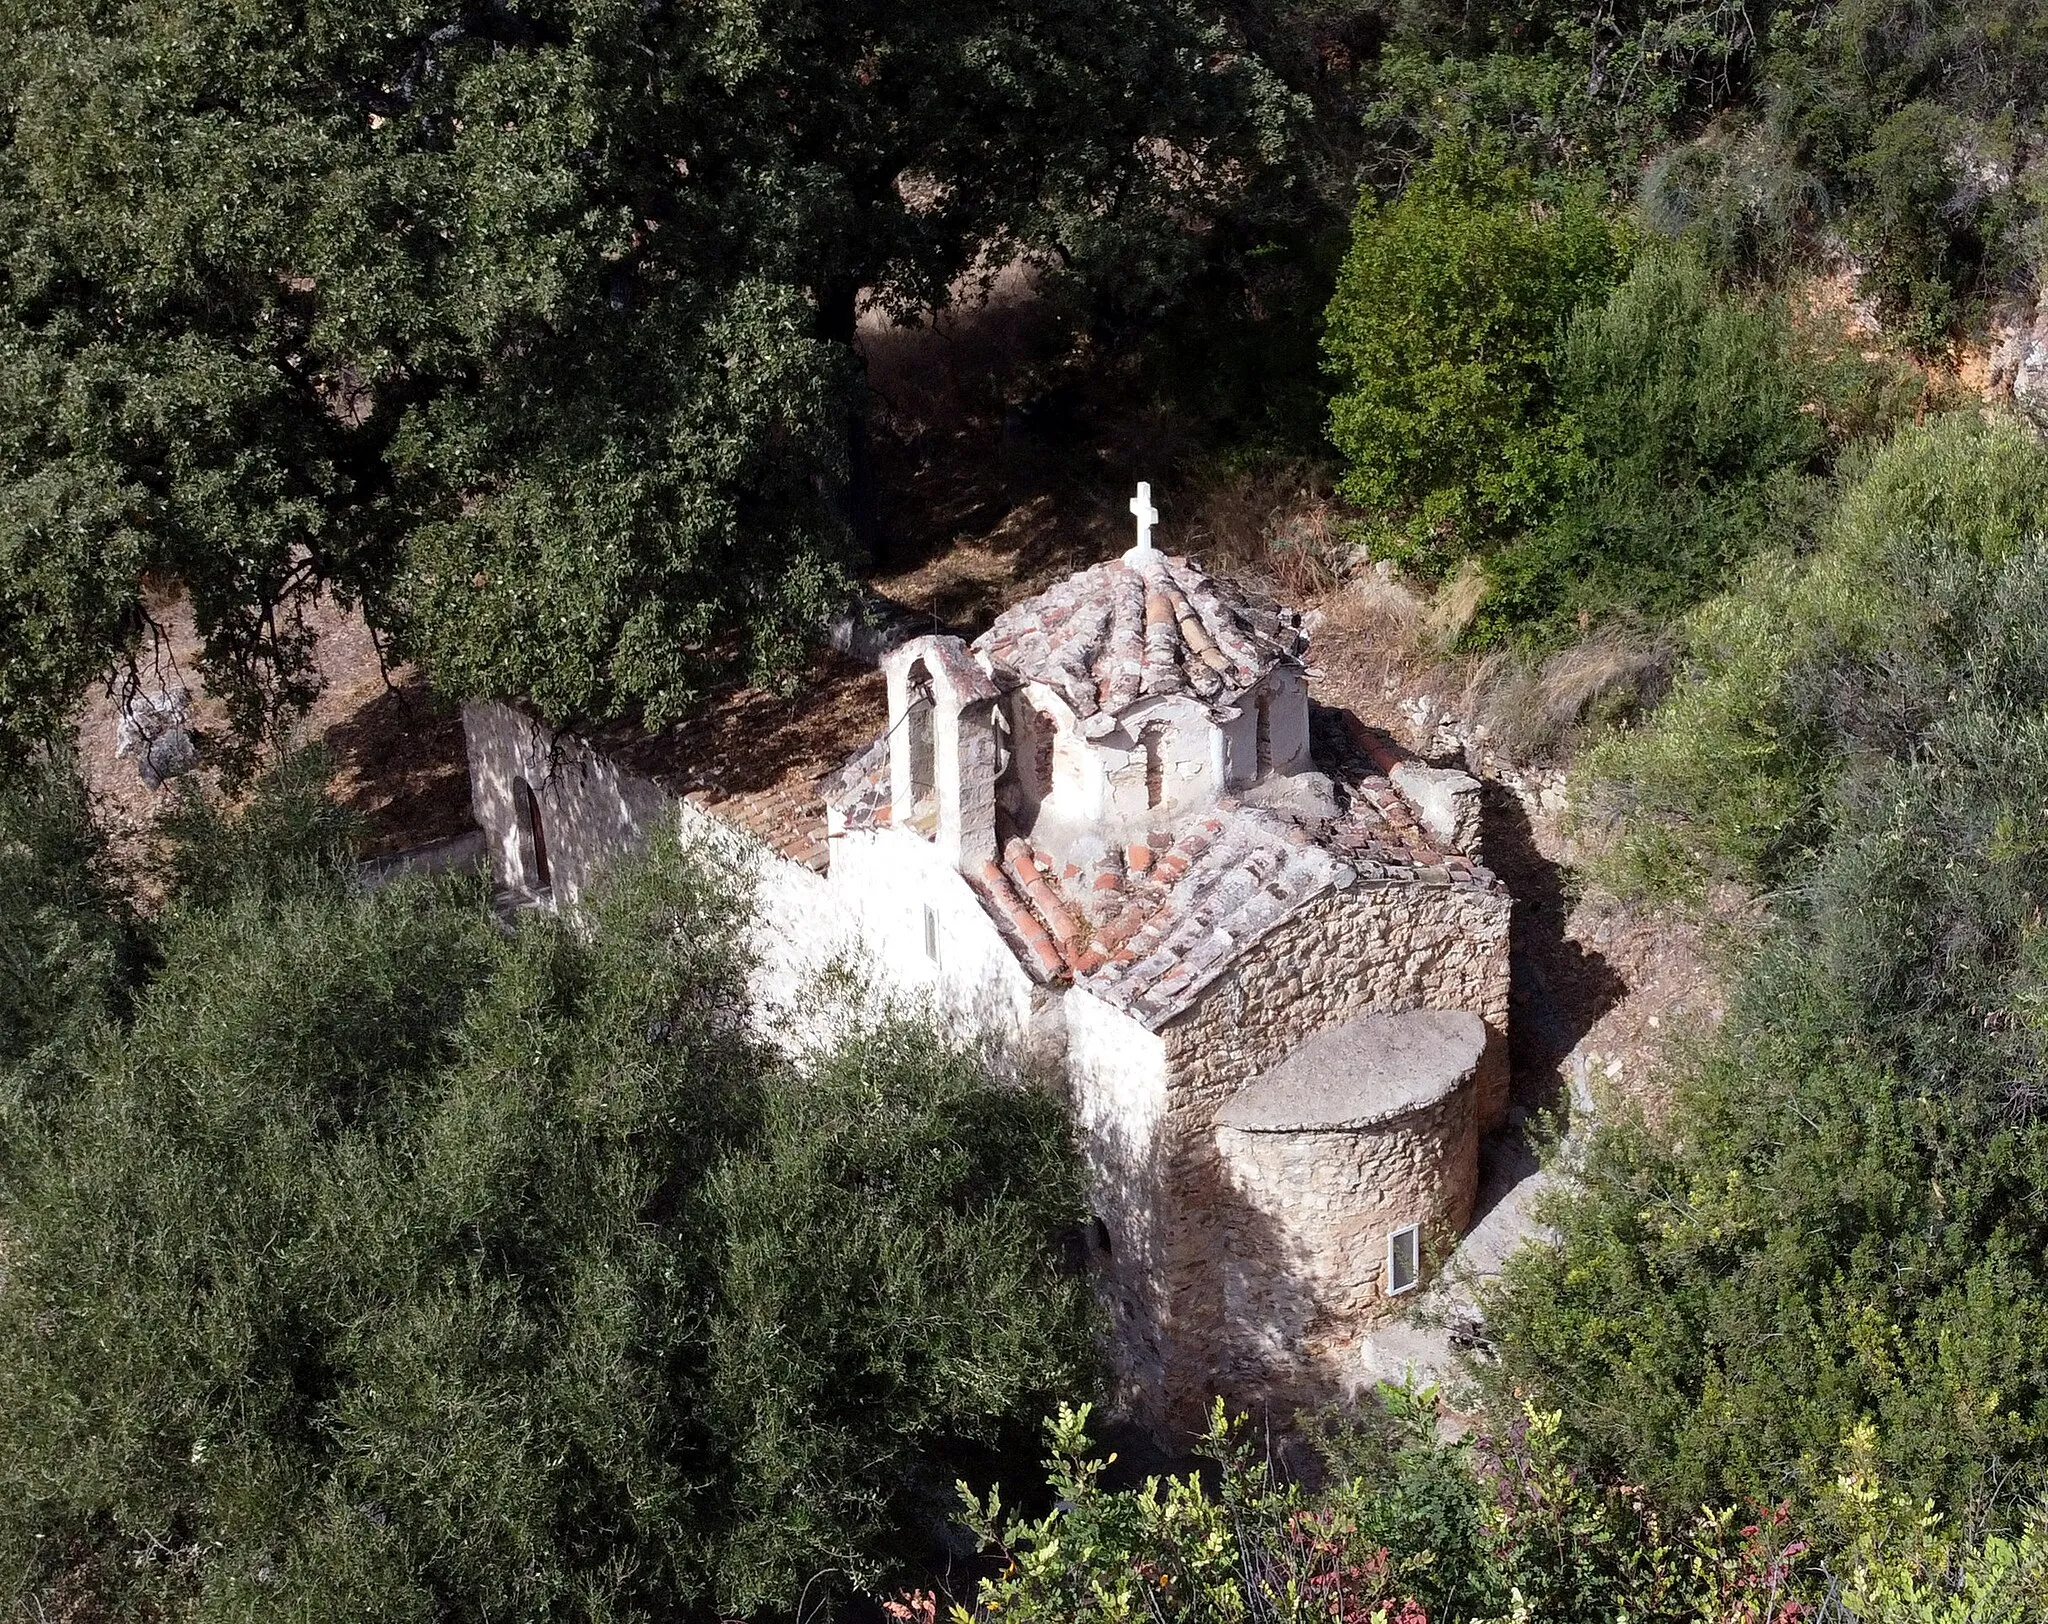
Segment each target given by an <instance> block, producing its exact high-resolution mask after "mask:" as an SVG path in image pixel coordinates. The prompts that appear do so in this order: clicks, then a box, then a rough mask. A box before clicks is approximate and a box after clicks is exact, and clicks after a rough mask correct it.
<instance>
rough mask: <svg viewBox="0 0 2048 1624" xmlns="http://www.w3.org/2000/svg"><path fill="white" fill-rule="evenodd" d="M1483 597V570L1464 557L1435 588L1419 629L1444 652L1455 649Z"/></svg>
mask: <svg viewBox="0 0 2048 1624" xmlns="http://www.w3.org/2000/svg"><path fill="white" fill-rule="evenodd" d="M1485 599H1486V571H1485V570H1484V569H1482V568H1481V567H1480V565H1479V561H1478V560H1477V559H1467V560H1466V561H1465V563H1464V565H1463V566H1462V567H1461V568H1460V569H1459V571H1458V573H1457V574H1456V575H1454V576H1452V577H1451V578H1450V579H1449V580H1448V581H1446V582H1444V584H1443V585H1442V586H1440V587H1438V588H1437V589H1436V595H1435V596H1434V597H1433V598H1431V599H1430V603H1429V613H1428V614H1427V615H1426V616H1424V618H1423V632H1424V634H1425V635H1426V636H1427V637H1428V638H1429V640H1430V641H1431V642H1432V643H1434V644H1435V645H1436V647H1437V648H1438V649H1439V650H1440V651H1442V652H1445V653H1448V652H1449V651H1450V650H1451V649H1453V648H1455V647H1456V646H1457V643H1458V639H1459V638H1461V637H1463V636H1464V635H1465V629H1466V628H1467V627H1468V626H1470V625H1471V624H1472V618H1473V616H1475V615H1477V614H1478V613H1479V606H1480V604H1481V603H1483V602H1484V601H1485Z"/></svg>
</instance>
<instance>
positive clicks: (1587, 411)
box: [1477, 248, 1825, 637]
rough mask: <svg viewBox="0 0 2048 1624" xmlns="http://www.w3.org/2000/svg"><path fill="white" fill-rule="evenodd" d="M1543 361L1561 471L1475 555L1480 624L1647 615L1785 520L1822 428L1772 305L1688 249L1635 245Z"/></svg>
mask: <svg viewBox="0 0 2048 1624" xmlns="http://www.w3.org/2000/svg"><path fill="white" fill-rule="evenodd" d="M1557 372H1558V383H1557V394H1558V399H1559V403H1560V409H1561V411H1562V413H1563V414H1564V417H1565V419H1566V420H1567V421H1569V423H1570V424H1571V426H1572V431H1573V437H1574V439H1575V441H1576V443H1577V446H1578V449H1579V454H1580V461H1579V463H1578V465H1577V466H1578V473H1577V478H1576V479H1575V480H1574V481H1573V483H1572V485H1571V487H1570V489H1569V491H1568V493H1567V494H1566V495H1565V498H1564V499H1563V500H1562V501H1560V502H1559V503H1558V504H1557V506H1556V507H1555V509H1554V510H1553V511H1552V512H1550V513H1548V514H1546V515H1545V516H1544V517H1543V519H1542V521H1541V522H1540V523H1539V524H1537V525H1536V526H1535V528H1534V530H1533V532H1532V533H1531V534H1530V535H1528V536H1527V537H1526V538H1523V539H1521V540H1518V541H1516V542H1513V543H1510V544H1509V545H1508V546H1506V547H1504V548H1503V549H1502V550H1501V551H1500V552H1499V553H1497V554H1495V555H1494V556H1493V557H1492V558H1491V559H1489V560H1488V564H1487V572H1488V575H1489V577H1490V583H1491V584H1490V590H1489V593H1488V597H1487V602H1486V604H1485V607H1484V609H1483V610H1482V613H1481V619H1480V622H1479V625H1478V628H1477V629H1478V630H1479V631H1480V633H1481V634H1482V635H1485V634H1487V633H1491V634H1492V635H1493V636H1495V637H1499V636H1501V635H1505V634H1507V633H1510V632H1515V631H1521V632H1524V633H1529V632H1535V633H1537V634H1539V635H1540V634H1541V633H1543V632H1544V631H1546V630H1548V631H1552V632H1555V631H1558V630H1561V629H1563V628H1564V627H1567V626H1570V625H1571V624H1572V623H1573V622H1574V621H1575V620H1576V621H1577V623H1578V624H1579V625H1580V626H1581V627H1583V626H1584V624H1585V623H1586V621H1587V620H1589V619H1591V618H1592V617H1595V616H1598V617H1602V618H1604V617H1605V616H1607V615H1609V614H1612V613H1614V612H1615V611H1616V610H1617V609H1622V610H1628V611H1632V612H1634V613H1636V614H1638V615H1640V616H1642V617H1644V618H1647V619H1651V620H1661V619H1664V618H1667V617H1668V616H1670V615H1671V614H1673V613H1675V612H1677V611H1679V610H1682V609H1685V608H1688V607H1690V606H1691V605H1692V604H1693V603H1695V602H1697V601H1698V600H1699V599H1700V598H1702V597H1704V596H1705V595H1707V594H1708V593H1709V592H1711V591H1713V590H1714V589H1716V588H1717V587H1719V586H1720V585H1721V584H1722V583H1723V581H1724V580H1725V579H1726V578H1727V576H1728V574H1729V573H1730V571H1731V570H1732V569H1733V568H1734V566H1735V565H1737V564H1738V563H1740V562H1741V561H1743V560H1744V559H1746V558H1747V557H1749V556H1750V555H1751V554H1753V553H1755V552H1758V551H1762V550H1765V549H1766V548H1768V547H1769V546H1770V545H1771V544H1772V543H1773V542H1783V541H1786V540H1788V539H1790V538H1791V536H1792V535H1793V534H1794V533H1795V532H1796V529H1797V526H1798V522H1799V520H1800V518H1802V517H1803V516H1804V513H1805V510H1806V509H1807V507H1808V506H1810V504H1809V503H1808V502H1806V501H1805V500H1803V498H1804V497H1805V488H1804V484H1805V482H1804V478H1803V476H1804V475H1805V474H1806V473H1808V472H1809V471H1811V470H1812V469H1813V468H1814V466H1815V465H1816V463H1817V460H1818V458H1819V455H1820V452H1821V450H1822V447H1823V444H1824V442H1825V433H1824V429H1823V426H1822V423H1821V420H1820V419H1819V417H1818V416H1817V415H1816V414H1815V413H1813V412H1811V411H1810V410H1807V409H1806V408H1807V405H1808V392H1809V384H1810V380H1809V379H1808V378H1807V377H1806V376H1805V375H1804V373H1803V370H1802V368H1801V366H1800V364H1799V361H1798V358H1797V357H1796V355H1795V353H1794V349H1793V343H1792V334H1791V328H1790V324H1789V322H1788V321H1787V319H1786V316H1785V313H1784V311H1783V309H1782V308H1781V307H1780V306H1779V305H1778V304H1777V303H1775V302H1774V301H1770V300H1751V299H1744V298H1740V297H1736V296H1732V295H1730V294H1727V293H1725V292H1723V291H1722V290H1721V289H1719V288H1718V287H1717V286H1716V285H1715V280H1714V277H1713V275H1712V273H1711V272H1710V271H1709V270H1708V269H1707V267H1706V265H1705V264H1704V262H1703V261H1701V260H1700V259H1699V258H1697V257H1696V256H1695V255H1693V254H1691V253H1690V252H1687V251H1685V250H1682V249H1674V248H1655V249H1650V250H1647V251H1645V252H1644V253H1642V254H1641V255H1639V256H1638V257H1637V259H1636V261H1635V264H1634V266H1633V267H1632V269H1631V270H1630V273H1629V276H1628V278H1627V279H1626V280H1625V281H1624V282H1623V283H1622V284H1621V285H1620V286H1619V287H1617V288H1616V289H1615V290H1614V292H1613V293H1612V294H1611V295H1610V296H1609V297H1608V299H1607V300H1606V302H1605V303H1604V304H1601V305H1588V306H1586V307H1584V308H1583V309H1581V310H1580V311H1579V313H1578V314H1577V315H1576V316H1575V317H1574V318H1573V319H1572V322H1571V326H1570V329H1569V331H1568V332H1567V334H1566V335H1565V340H1564V345H1563V350H1562V353H1561V354H1560V356H1559V358H1558V364H1557Z"/></svg>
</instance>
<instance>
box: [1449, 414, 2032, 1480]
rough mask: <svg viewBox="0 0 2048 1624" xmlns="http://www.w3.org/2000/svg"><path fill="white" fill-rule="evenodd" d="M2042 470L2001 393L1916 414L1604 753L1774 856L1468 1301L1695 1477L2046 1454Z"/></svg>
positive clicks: (1516, 1360) (1703, 823)
mask: <svg viewBox="0 0 2048 1624" xmlns="http://www.w3.org/2000/svg"><path fill="white" fill-rule="evenodd" d="M2044 496H2048V451H2044V450H2043V449H2042V448H2041V447H2040V446H2039V445H2038V444H2037V443H2035V442H2033V441H2032V440H2031V439H2029V438H2028V437H2026V436H2024V435H2023V434H2021V433H2020V432H2019V431H2017V430H2015V429H2013V428H2012V427H2011V426H2010V425H2006V424H1986V423H1982V422H1978V421H1974V420H1958V421H1955V422H1951V423H1945V424H1941V425H1939V426H1937V427H1934V428H1931V429H1929V430H1926V431H1922V432H1917V433H1912V434H1908V435H1906V436H1903V437H1902V438H1901V440H1900V441H1899V443H1897V444H1896V445H1894V446H1893V447H1891V448H1890V449H1889V450H1887V451H1886V452H1885V454H1884V455H1883V456H1881V457H1879V458H1877V459H1876V460H1875V461H1874V462H1873V463H1872V464H1871V466H1870V467H1869V469H1868V470H1867V471H1866V473H1865V474H1864V475H1863V477H1862V478H1861V479H1860V480H1859V481H1858V482H1857V483H1856V484H1855V486H1854V487H1853V488H1852V489H1851V490H1850V491H1849V492H1848V493H1847V495H1846V497H1845V499H1844V502H1843V505H1842V509H1841V512H1840V514H1839V516H1838V519H1837V522H1836V524H1835V526H1834V527H1833V530H1832V531H1831V535H1830V546H1829V550H1828V551H1827V552H1826V553H1825V554H1823V555H1822V556H1820V557H1819V558H1817V559H1815V560H1813V561H1812V562H1811V563H1810V564H1809V565H1807V566H1805V567H1803V568H1786V567H1779V568H1777V569H1775V570H1773V571H1772V572H1771V573H1770V574H1769V575H1768V577H1766V578H1765V579H1766V585H1767V590H1768V595H1766V596H1762V597H1752V596H1749V595H1744V596H1743V597H1741V598H1740V599H1738V600H1736V601H1735V602H1733V603H1732V604H1730V605H1724V606H1722V607H1721V609H1720V610H1719V611H1718V612H1717V613H1716V614H1715V615H1714V616H1711V617H1708V619H1707V621H1706V625H1707V626H1708V627H1710V628H1717V629H1718V630H1719V631H1720V632H1721V633H1722V634H1723V635H1724V636H1725V637H1726V638H1727V640H1728V641H1727V646H1726V647H1721V648H1716V647H1714V646H1712V645H1706V646H1704V647H1702V648H1701V650H1700V653H1699V658H1700V660H1701V665H1702V668H1701V669H1700V670H1699V671H1698V672H1696V673H1695V675H1693V676H1692V677H1690V678H1688V679H1687V681H1686V682H1685V684H1684V685H1683V686H1682V687H1681V690H1680V692H1679V694H1678V695H1677V696H1676V697H1675V698H1674V700H1673V702H1672V704H1671V706H1670V707H1669V709H1668V711H1667V713H1666V714H1664V715H1661V716H1660V717H1659V718H1658V720H1657V722H1656V724H1655V725H1654V726H1653V727H1652V728H1651V729H1649V730H1647V732H1646V733H1645V734H1644V735H1640V736H1638V737H1637V738H1636V739H1633V740H1628V741H1624V742H1623V743H1621V744H1618V745H1617V746H1615V747H1614V748H1613V749H1612V750H1610V751H1609V752H1607V753H1606V754H1605V756H1604V757H1603V758H1602V763H1601V764H1602V766H1603V768H1604V769H1605V770H1609V771H1613V770H1617V769H1620V768H1623V767H1626V768H1627V769H1628V771H1629V772H1630V773H1632V774H1636V775H1639V776H1627V777H1624V780H1623V788H1624V789H1626V790H1636V789H1640V791H1641V797H1640V799H1639V801H1638V809H1639V811H1638V815H1639V816H1640V815H1641V809H1642V808H1644V807H1645V806H1649V805H1652V804H1654V805H1655V807H1656V808H1657V810H1658V812H1659V813H1661V814H1663V815H1665V816H1670V815H1673V814H1676V816H1677V817H1678V819H1679V821H1678V822H1677V824H1676V826H1675V832H1674V833H1672V834H1671V835H1669V836H1668V837H1666V838H1667V839H1668V841H1669V842H1670V844H1671V845H1673V846H1675V847H1677V848H1678V855H1679V856H1680V857H1681V858H1685V859H1690V858H1693V857H1695V856H1698V857H1699V858H1700V859H1701V860H1702V861H1709V860H1719V861H1721V862H1724V863H1728V864H1730V865H1731V866H1736V865H1741V864H1747V865H1748V867H1749V871H1750V872H1751V873H1763V874H1767V875H1774V876H1776V877H1779V878H1781V879H1783V880H1786V881H1789V882H1792V883H1789V884H1787V885H1785V886H1784V887H1783V888H1782V889H1781V890H1780V892H1779V894H1778V903H1779V906H1778V910H1777V913H1776V916H1775V918H1774V921H1773V923H1772V925H1771V926H1770V928H1769V929H1768V931H1767V932H1766V933H1765V936H1764V939H1763V940H1762V942H1761V943H1760V945H1758V946H1757V948H1756V949H1755V951H1754V952H1753V954H1752V956H1751V957H1750V959H1749V960H1748V962H1747V963H1746V965H1745V966H1744V967H1743V968H1742V970H1741V972H1740V974H1739V976H1738V977H1737V979H1736V982H1735V985H1734V988H1733V991H1732V996H1731V998H1730V1000H1729V1005H1728V1010H1727V1016H1726V1019H1725V1021H1724V1023H1723V1025H1722V1026H1721V1028H1720V1029H1719V1030H1718V1031H1717V1032H1715V1033H1714V1034H1712V1035H1710V1036H1706V1037H1702V1038H1701V1039H1699V1040H1698V1042H1697V1043H1696V1044H1695V1045H1693V1046H1692V1048H1691V1050H1690V1052H1689V1053H1688V1054H1685V1055H1684V1056H1683V1059H1684V1062H1685V1064H1684V1067H1683V1070H1682V1072H1681V1074H1680V1076H1679V1078H1678V1079H1677V1083H1678V1089H1677V1098H1676V1102H1675V1104H1674V1106H1673V1111H1672V1116H1671V1119H1670V1121H1669V1122H1668V1123H1666V1124H1665V1125H1664V1126H1663V1127H1661V1128H1659V1129H1657V1130H1655V1131H1653V1130H1651V1129H1650V1128H1648V1127H1646V1126H1643V1125H1641V1124H1634V1125H1630V1124H1627V1123H1623V1124H1618V1125H1616V1126H1613V1127H1611V1128H1609V1129H1607V1130H1604V1131H1603V1132H1601V1133H1600V1134H1599V1135H1598V1136H1597V1137H1596V1139H1595V1141H1594V1146H1593V1150H1592V1153H1591V1156H1590V1160H1589V1162H1588V1165H1587V1167H1586V1170H1585V1173H1584V1178H1583V1182H1582V1185H1581V1186H1580V1188H1579V1189H1578V1190H1577V1192H1576V1193H1574V1194H1572V1195H1571V1196H1569V1197H1568V1198H1567V1199H1565V1200H1564V1201H1563V1202H1562V1203H1561V1204H1560V1206H1559V1208H1558V1210H1557V1211H1556V1213H1555V1218H1556V1221H1557V1223H1558V1226H1559V1231H1560V1234H1561V1240H1560V1243H1559V1245H1558V1246H1557V1247H1556V1248H1555V1249H1548V1248H1546V1249H1539V1250H1536V1251H1533V1252H1530V1253H1528V1254H1526V1255H1525V1256H1524V1257H1523V1258H1522V1259H1520V1260H1519V1261H1518V1262H1516V1263H1515V1264H1513V1265H1511V1267H1510V1270H1509V1273H1508V1275H1507V1278H1506V1281H1505V1284H1504V1286H1503V1289H1502V1290H1501V1291H1500V1292H1499V1293H1497V1294H1496V1296H1495V1298H1494V1300H1493V1301H1492V1303H1491V1304H1490V1306H1489V1317H1490V1321H1491V1323H1492V1324H1493V1326H1494V1328H1495V1330H1496V1332H1497V1334H1498V1336H1499V1339H1500V1344H1501V1348H1502V1361H1501V1364H1500V1367H1499V1370H1498V1374H1497V1379H1498V1380H1499V1381H1500V1382H1501V1383H1502V1384H1503V1385H1504V1387H1506V1388H1511V1389H1512V1390H1513V1391H1515V1392H1528V1393H1531V1394H1534V1395H1535V1396H1536V1397H1537V1399H1538V1401H1539V1402H1552V1403H1556V1404H1557V1405H1559V1407H1561V1408H1563V1409H1564V1410H1565V1411H1566V1413H1567V1415H1568V1417H1569V1418H1570V1419H1571V1421H1572V1422H1573V1424H1574V1428H1575V1430H1576V1432H1577V1433H1578V1435H1579V1436H1581V1437H1582V1438H1584V1439H1585V1440H1586V1441H1587V1445H1588V1451H1589V1454H1590V1455H1591V1456H1592V1457H1593V1458H1594V1459H1597V1460H1599V1461H1601V1462H1604V1463H1606V1464H1607V1465H1609V1466H1611V1467H1613V1468H1614V1469H1617V1470H1620V1471H1623V1472H1626V1473H1629V1474H1631V1475H1632V1476H1634V1477H1636V1479H1637V1480H1639V1481H1643V1482H1646V1483H1649V1484H1651V1485H1653V1486H1655V1487H1656V1488H1657V1489H1658V1490H1659V1491H1661V1492H1662V1493H1664V1494H1666V1495H1668V1496H1670V1497H1672V1498H1673V1499H1675V1500H1677V1501H1679V1502H1681V1503H1684V1502H1689V1501H1691V1500H1692V1499H1695V1498H1698V1497H1705V1496H1717V1495H1734V1496H1740V1495H1744V1494H1750V1493H1768V1494H1775V1493H1778V1492H1781V1491H1782V1490H1783V1489H1785V1488H1787V1487H1788V1486H1789V1487H1791V1488H1793V1489H1794V1490H1795V1492H1796V1493H1797V1494H1798V1495H1799V1496H1800V1497H1801V1498H1802V1499H1803V1500H1804V1501H1805V1502H1806V1503H1808V1504H1813V1503H1815V1501H1816V1500H1817V1498H1818V1497H1819V1496H1820V1494H1821V1493H1822V1491H1823V1490H1824V1489H1825V1487H1826V1485H1827V1483H1828V1481H1829V1478H1830V1475H1831V1471H1832V1465H1833V1462H1834V1459H1835V1457H1836V1453H1837V1451H1838V1450H1839V1448H1840V1447H1841V1445H1842V1443H1843V1440H1844V1439H1845V1438H1847V1437H1849V1436H1851V1435H1852V1434H1853V1433H1854V1432H1855V1431H1856V1429H1857V1428H1859V1427H1860V1426H1864V1425H1866V1424H1867V1425H1868V1426H1869V1427H1870V1429H1871V1433H1870V1437H1871V1445H1870V1448H1871V1451H1872V1459H1873V1460H1874V1462H1875V1463H1876V1464H1877V1466H1878V1467H1879V1468H1880V1469H1881V1470H1882V1472H1883V1475H1884V1476H1885V1477H1886V1478H1887V1479H1888V1480H1890V1481H1892V1482H1894V1483H1896V1484H1897V1485H1899V1486H1900V1488H1901V1489H1902V1490H1903V1491H1905V1492H1907V1493H1908V1494H1909V1495H1911V1496H1912V1497H1913V1498H1915V1499H1918V1498H1920V1497H1922V1496H1925V1497H1928V1498H1930V1499H1932V1500H1933V1501H1934V1503H1935V1504H1936V1505H1937V1507H1939V1508H1941V1509H1943V1510H1946V1511H1949V1512H1952V1513H1956V1514H1962V1513H1968V1514H1970V1515H1971V1516H1974V1517H1984V1516H1995V1515H1998V1514H2001V1513H2004V1512H2007V1511H2009V1510H2010V1508H2011V1507H2012V1506H2013V1505H2014V1504H2015V1502H2016V1501H2019V1500H2023V1499H2024V1497H2025V1496H2026V1495H2027V1494H2028V1493H2030V1492H2037V1491H2038V1490H2039V1489H2041V1488H2042V1487H2044V1486H2048V1279H2044V1277H2043V1273H2042V1259H2043V1257H2044V1255H2048V1112H2044V1109H2043V1107H2044V1104H2048V1088H2044V1084H2043V1082H2042V1079H2043V1077H2044V1076H2048V1050H2044V1048H2043V1030H2044V1028H2043V1024H2042V1022H2041V1019H2040V1011H2041V1010H2042V1009H2043V1008H2044V1007H2048V956H2044V951H2043V948H2044V938H2043V935H2042V932H2041V918H2042V910H2043V906H2044V902H2048V823H2044V818H2048V814H2044V811H2043V809H2044V807H2048V726H2044V723H2043V720H2042V696H2043V695H2044V694H2048V535H2044V531H2043V522H2042V515H2043V513H2044V511H2048V509H2044V507H2043V498H2044Z"/></svg>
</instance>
